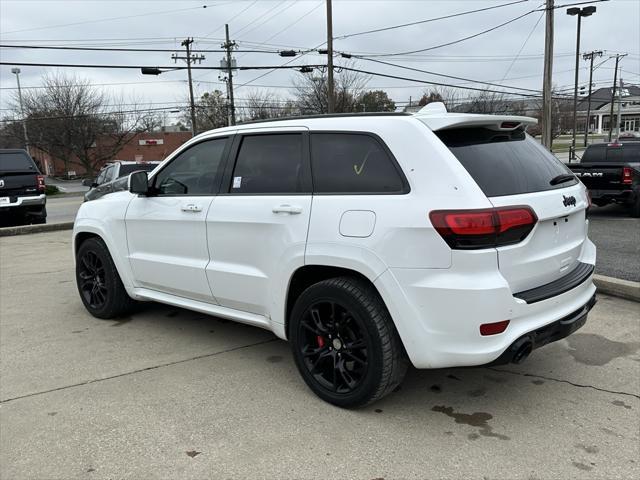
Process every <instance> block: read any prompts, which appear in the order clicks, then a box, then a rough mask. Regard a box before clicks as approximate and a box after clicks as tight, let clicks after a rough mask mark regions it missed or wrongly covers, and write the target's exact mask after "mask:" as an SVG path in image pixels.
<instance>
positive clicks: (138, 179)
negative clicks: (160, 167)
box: [129, 170, 149, 195]
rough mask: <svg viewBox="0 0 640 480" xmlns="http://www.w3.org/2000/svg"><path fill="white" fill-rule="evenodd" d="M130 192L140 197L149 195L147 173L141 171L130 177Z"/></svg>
mask: <svg viewBox="0 0 640 480" xmlns="http://www.w3.org/2000/svg"><path fill="white" fill-rule="evenodd" d="M129 191H130V192H131V193H135V194H138V195H147V194H148V193H149V178H148V177H147V172H145V171H143V170H140V171H138V172H133V173H132V174H131V175H129Z"/></svg>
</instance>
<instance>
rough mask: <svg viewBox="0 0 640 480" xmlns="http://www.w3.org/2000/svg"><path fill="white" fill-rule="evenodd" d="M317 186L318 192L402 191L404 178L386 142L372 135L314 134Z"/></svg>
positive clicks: (313, 145) (313, 161) (312, 141)
mask: <svg viewBox="0 0 640 480" xmlns="http://www.w3.org/2000/svg"><path fill="white" fill-rule="evenodd" d="M311 166H312V170H313V188H314V191H315V192H318V193H386V192H389V193H399V192H402V191H403V183H402V178H401V177H400V175H399V173H398V170H397V169H396V167H395V165H394V162H393V160H392V159H391V158H390V157H389V155H388V154H387V152H386V151H385V149H384V148H383V146H382V145H381V144H380V143H379V142H378V141H377V140H376V139H375V138H373V137H371V136H369V135H361V134H354V133H314V134H312V135H311Z"/></svg>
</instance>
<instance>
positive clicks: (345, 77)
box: [293, 69, 369, 115]
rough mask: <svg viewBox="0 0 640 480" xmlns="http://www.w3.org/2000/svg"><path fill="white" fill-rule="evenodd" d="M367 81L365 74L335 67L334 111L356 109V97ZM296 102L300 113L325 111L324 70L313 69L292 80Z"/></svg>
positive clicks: (361, 91) (326, 103) (325, 76)
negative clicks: (311, 71)
mask: <svg viewBox="0 0 640 480" xmlns="http://www.w3.org/2000/svg"><path fill="white" fill-rule="evenodd" d="M368 81H369V77H368V76H367V75H363V74H361V73H359V72H353V71H351V70H340V69H336V74H335V76H334V85H335V102H334V110H335V112H336V113H341V112H355V111H358V97H359V96H360V95H361V94H362V93H363V91H364V88H365V86H366V84H367V82H368ZM293 85H294V88H295V90H294V95H295V97H296V103H297V105H298V108H299V109H300V110H301V113H302V114H305V115H306V114H314V113H327V111H328V92H329V88H328V85H327V72H326V70H324V69H323V70H320V71H318V70H314V72H313V73H310V74H304V75H302V76H299V77H296V78H294V80H293Z"/></svg>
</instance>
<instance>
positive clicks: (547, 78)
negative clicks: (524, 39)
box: [542, 0, 554, 150]
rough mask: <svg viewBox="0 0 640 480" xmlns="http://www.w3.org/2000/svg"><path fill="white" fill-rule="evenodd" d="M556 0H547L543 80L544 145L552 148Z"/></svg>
mask: <svg viewBox="0 0 640 480" xmlns="http://www.w3.org/2000/svg"><path fill="white" fill-rule="evenodd" d="M553 3H554V0H547V7H546V10H547V13H546V25H545V37H544V77H543V81H542V145H544V146H545V147H547V148H548V149H549V150H551V144H552V143H553V125H552V120H551V115H552V109H553V107H552V93H551V88H552V84H551V80H552V76H553V12H554V5H553Z"/></svg>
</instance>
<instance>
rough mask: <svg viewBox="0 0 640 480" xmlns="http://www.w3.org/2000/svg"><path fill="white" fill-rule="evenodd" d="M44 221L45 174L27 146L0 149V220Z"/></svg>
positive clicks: (7, 222)
mask: <svg viewBox="0 0 640 480" xmlns="http://www.w3.org/2000/svg"><path fill="white" fill-rule="evenodd" d="M46 221H47V196H46V195H45V183H44V175H42V174H41V173H40V170H38V166H37V165H36V164H35V162H34V161H33V159H32V158H31V156H30V155H29V154H28V153H27V151H26V150H20V149H6V150H5V149H3V150H0V224H1V225H3V226H6V225H23V224H29V223H46Z"/></svg>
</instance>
